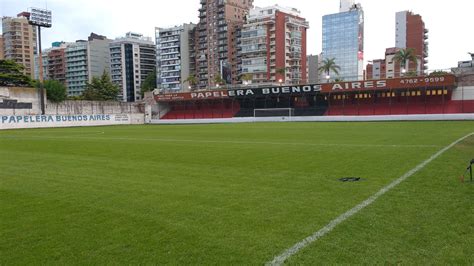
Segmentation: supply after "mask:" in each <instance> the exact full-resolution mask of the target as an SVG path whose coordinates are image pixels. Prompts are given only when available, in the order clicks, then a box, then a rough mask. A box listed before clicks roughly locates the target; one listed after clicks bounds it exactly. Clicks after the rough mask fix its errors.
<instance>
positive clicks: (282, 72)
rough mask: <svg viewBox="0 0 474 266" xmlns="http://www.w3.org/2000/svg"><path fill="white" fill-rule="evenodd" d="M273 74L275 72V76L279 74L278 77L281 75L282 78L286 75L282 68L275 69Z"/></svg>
mask: <svg viewBox="0 0 474 266" xmlns="http://www.w3.org/2000/svg"><path fill="white" fill-rule="evenodd" d="M275 72H276V73H277V74H280V75H283V76H284V75H285V74H286V68H284V67H279V68H277V69H276V71H275Z"/></svg>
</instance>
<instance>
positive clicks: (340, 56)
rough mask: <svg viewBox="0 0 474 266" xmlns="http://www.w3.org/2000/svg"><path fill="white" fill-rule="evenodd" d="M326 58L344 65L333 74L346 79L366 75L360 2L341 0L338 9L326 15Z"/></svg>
mask: <svg viewBox="0 0 474 266" xmlns="http://www.w3.org/2000/svg"><path fill="white" fill-rule="evenodd" d="M322 47H323V53H322V56H323V59H332V58H334V59H335V62H336V64H337V65H338V66H339V67H340V68H341V70H340V71H339V75H336V73H330V76H331V78H334V79H335V78H339V79H342V80H344V81H352V80H361V79H363V77H364V75H363V74H364V72H363V70H364V66H363V63H364V11H363V9H362V6H361V5H360V4H354V2H353V1H345V0H341V9H340V12H339V13H336V14H331V15H325V16H323V45H322Z"/></svg>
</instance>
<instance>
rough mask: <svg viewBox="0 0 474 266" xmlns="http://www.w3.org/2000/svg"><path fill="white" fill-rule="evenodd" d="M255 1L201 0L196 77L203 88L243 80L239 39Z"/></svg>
mask: <svg viewBox="0 0 474 266" xmlns="http://www.w3.org/2000/svg"><path fill="white" fill-rule="evenodd" d="M252 6H253V0H201V8H200V9H199V24H198V25H197V30H196V49H195V51H196V60H197V62H196V64H197V66H196V76H197V78H198V80H199V83H198V87H199V88H201V89H204V88H207V87H215V86H216V78H217V77H219V76H220V77H221V78H223V79H224V80H225V83H232V84H235V83H237V82H239V78H240V72H241V62H240V51H239V48H238V46H239V40H240V34H241V29H242V25H243V24H244V21H245V17H246V16H247V14H248V13H249V10H250V9H251V8H252Z"/></svg>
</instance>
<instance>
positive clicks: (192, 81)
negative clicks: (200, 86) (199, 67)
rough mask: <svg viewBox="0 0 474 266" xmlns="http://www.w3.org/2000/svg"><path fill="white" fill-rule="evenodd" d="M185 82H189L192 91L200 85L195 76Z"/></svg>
mask: <svg viewBox="0 0 474 266" xmlns="http://www.w3.org/2000/svg"><path fill="white" fill-rule="evenodd" d="M184 82H189V85H190V87H191V89H194V88H195V86H196V85H197V83H198V79H197V78H196V76H194V75H190V76H189V77H188V78H187V79H186V80H184Z"/></svg>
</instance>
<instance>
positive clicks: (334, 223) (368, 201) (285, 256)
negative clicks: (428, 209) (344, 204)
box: [266, 132, 474, 265]
mask: <svg viewBox="0 0 474 266" xmlns="http://www.w3.org/2000/svg"><path fill="white" fill-rule="evenodd" d="M471 136H474V132H473V133H471V134H468V135H466V136H464V137H462V138H460V139H458V140H456V141H455V142H453V143H451V144H450V145H449V146H447V147H445V148H443V149H442V150H440V151H438V152H437V153H435V154H434V155H432V156H431V157H430V158H428V159H427V160H426V161H424V162H422V163H420V164H419V165H417V166H416V167H415V168H413V169H411V170H410V171H408V172H407V173H406V174H404V175H402V176H401V177H399V178H398V179H396V180H395V181H393V182H392V183H390V184H389V185H387V186H386V187H384V188H382V189H381V190H380V191H379V192H377V193H375V194H374V195H372V196H371V197H369V198H368V199H366V200H365V201H363V202H362V203H360V204H359V205H357V206H355V207H354V208H352V209H350V210H348V211H347V212H345V213H343V214H341V215H340V216H339V217H337V218H336V219H334V220H332V221H331V222H330V223H329V224H327V225H326V226H325V227H323V228H321V229H320V230H319V231H317V232H315V233H314V234H312V235H311V236H308V237H307V238H305V239H303V240H302V241H300V242H298V243H296V244H295V245H294V246H292V247H291V248H289V249H287V250H285V251H283V253H281V254H280V255H278V256H276V257H275V258H274V259H273V260H272V261H270V262H267V263H266V265H282V264H283V263H284V262H285V261H286V260H287V259H289V258H290V257H291V256H293V255H295V254H296V253H298V252H299V251H300V250H301V249H303V248H305V247H307V246H308V245H310V244H312V243H313V242H315V241H317V240H318V239H320V238H321V237H323V236H325V235H326V234H328V233H330V232H331V231H332V230H333V229H334V228H335V227H336V226H338V225H339V224H341V223H342V222H344V221H345V220H347V219H348V218H350V217H351V216H353V215H355V214H357V213H358V212H359V211H361V210H362V209H364V208H365V207H367V206H369V205H371V204H372V203H374V201H376V200H377V199H378V198H379V197H381V196H382V195H384V194H385V193H387V192H388V191H390V190H391V189H393V188H394V187H396V186H398V185H399V184H400V183H402V182H403V181H405V180H406V179H407V178H409V177H410V176H412V175H414V174H415V173H417V172H418V171H420V170H421V169H423V168H424V167H425V166H426V165H428V164H429V163H431V162H432V161H433V160H435V159H436V158H438V157H439V156H440V155H442V154H443V153H445V152H446V151H448V150H449V149H451V148H452V147H454V146H455V145H457V144H458V143H460V142H462V141H463V140H465V139H467V138H469V137H471Z"/></svg>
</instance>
